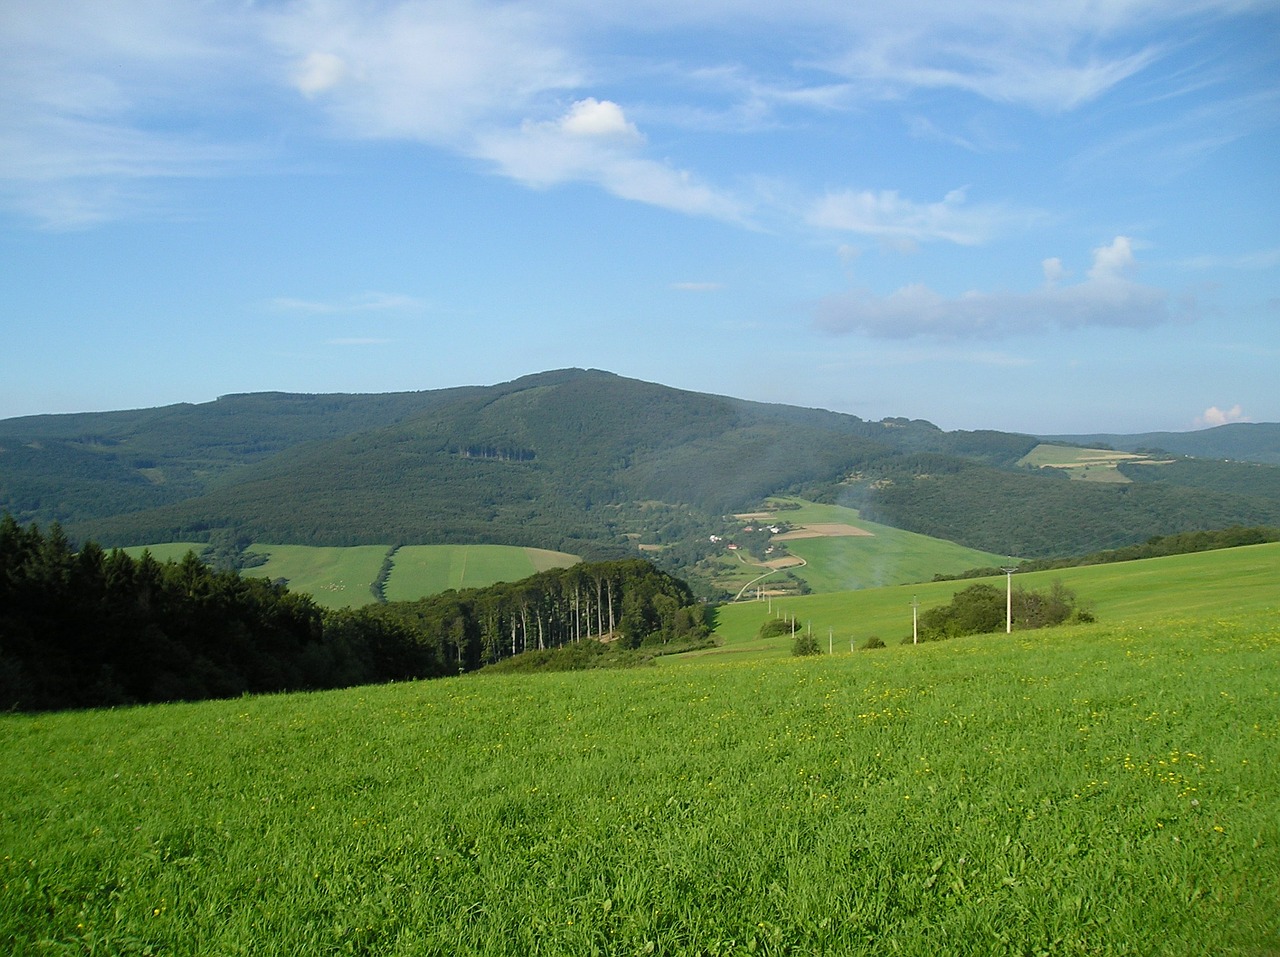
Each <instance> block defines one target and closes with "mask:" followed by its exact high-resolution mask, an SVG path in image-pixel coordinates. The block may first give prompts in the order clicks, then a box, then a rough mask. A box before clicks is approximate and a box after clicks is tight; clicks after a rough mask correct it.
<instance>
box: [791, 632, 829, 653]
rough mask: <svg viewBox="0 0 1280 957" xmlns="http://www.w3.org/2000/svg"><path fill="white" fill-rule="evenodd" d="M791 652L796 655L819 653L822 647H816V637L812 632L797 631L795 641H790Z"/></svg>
mask: <svg viewBox="0 0 1280 957" xmlns="http://www.w3.org/2000/svg"><path fill="white" fill-rule="evenodd" d="M791 653H792V654H793V655H796V656H805V655H820V654H822V649H821V648H819V647H818V639H817V638H815V637H814V636H813V633H812V632H809V631H798V632H796V638H795V641H793V642H792V643H791Z"/></svg>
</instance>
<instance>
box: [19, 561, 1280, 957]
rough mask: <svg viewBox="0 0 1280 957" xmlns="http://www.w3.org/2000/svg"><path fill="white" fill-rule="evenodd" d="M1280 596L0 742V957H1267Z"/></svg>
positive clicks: (56, 717)
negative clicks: (1024, 629)
mask: <svg viewBox="0 0 1280 957" xmlns="http://www.w3.org/2000/svg"><path fill="white" fill-rule="evenodd" d="M1238 551H1241V552H1246V551H1249V550H1244V549H1242V550H1238ZM1222 554H1223V555H1227V554H1233V553H1222ZM1274 554H1280V553H1273V555H1274ZM1161 561H1164V560H1161ZM1143 564H1145V563H1143ZM1271 568H1272V570H1273V571H1274V568H1275V566H1274V564H1272V565H1271ZM1236 570H1237V571H1238V569H1236ZM1203 573H1204V569H1203V567H1202V568H1201V572H1200V574H1203ZM1159 574H1160V575H1161V576H1165V577H1164V580H1165V581H1167V582H1174V581H1176V576H1172V577H1169V576H1170V575H1171V573H1168V572H1164V571H1162V572H1160V573H1159ZM1224 577H1225V578H1228V579H1229V578H1232V577H1236V575H1235V572H1232V573H1231V574H1227V575H1226V576H1224ZM1275 582H1276V579H1275V578H1274V576H1273V577H1272V578H1271V579H1270V583H1269V584H1268V585H1266V586H1265V587H1264V592H1263V594H1262V595H1261V596H1258V597H1254V598H1253V599H1251V600H1249V601H1242V602H1241V607H1240V609H1239V611H1238V612H1237V613H1234V614H1231V615H1224V614H1222V613H1220V611H1210V610H1206V609H1205V608H1204V607H1203V604H1202V607H1201V608H1200V609H1199V610H1197V609H1195V608H1194V607H1192V606H1191V605H1188V606H1187V607H1186V608H1180V607H1179V606H1178V605H1177V604H1176V603H1174V604H1170V603H1168V602H1167V601H1166V607H1165V608H1164V609H1163V611H1162V613H1160V614H1159V615H1155V614H1147V613H1145V612H1143V613H1142V614H1141V627H1139V620H1138V618H1136V617H1133V616H1129V615H1128V614H1127V613H1122V614H1119V615H1117V619H1116V620H1115V621H1106V620H1104V621H1103V622H1102V623H1100V624H1098V625H1093V626H1086V627H1077V628H1072V629H1057V630H1049V631H1043V632H1031V633H1026V634H1015V635H1014V636H1013V637H1012V638H1007V637H1005V636H1003V635H999V636H986V637H979V638H969V639H958V640H954V641H950V642H944V643H939V644H934V645H923V646H919V647H904V646H900V645H893V646H891V647H889V648H885V649H882V650H879V651H874V652H859V653H858V654H853V655H851V654H844V655H836V656H828V657H822V658H817V659H808V660H800V659H792V658H785V659H777V658H769V657H767V656H761V655H760V654H747V653H745V652H742V651H739V652H737V653H736V654H726V655H721V656H719V657H718V658H710V659H708V658H704V659H701V660H697V659H695V660H693V661H689V662H686V663H685V664H684V665H683V666H681V667H671V668H656V669H646V670H638V671H637V670H632V671H625V672H584V673H574V674H542V675H529V676H506V677H502V676H491V675H484V674H483V673H482V674H478V675H472V676H468V677H463V678H457V679H444V680H439V681H435V682H423V683H406V684H398V685H390V686H383V687H378V688H363V689H355V690H350V691H343V692H329V693H323V694H312V695H290V696H277V697H259V698H244V699H238V700H233V701H225V702H209V703H204V704H199V705H177V706H172V705H171V706H161V707H146V708H135V709H127V710H121V711H111V712H82V713H66V714H49V715H40V716H22V715H5V716H3V717H0V746H2V748H3V750H2V751H0V754H2V755H3V756H2V757H0V780H2V781H3V793H4V794H5V796H6V801H5V802H4V805H3V806H2V807H0V848H3V860H2V861H0V887H2V890H3V893H2V894H0V941H4V942H5V943H6V944H7V945H8V948H7V949H8V951H9V952H12V953H15V954H46V953H59V954H61V953H66V954H70V953H77V954H80V953H84V954H88V953H94V954H125V953H129V954H148V953H152V954H262V955H266V954H273V955H274V954H293V955H296V954H340V953H362V954H388V955H389V954H397V955H421V954H442V955H443V954H486V955H489V954H493V955H504V954H510V955H526V954H546V955H562V954H573V955H576V954H608V955H631V954H673V955H674V954H682V955H693V954H705V955H729V954H733V955H737V954H752V953H754V954H793V955H797V954H832V955H836V954H839V955H859V954H867V955H871V954H886V953H905V954H930V955H932V954H1079V955H1085V954H1088V955H1103V954H1129V955H1157V954H1159V955H1164V954H1168V955H1175V954H1176V955H1184V954H1190V953H1213V954H1237V955H1241V957H1243V955H1256V954H1272V953H1276V952H1277V951H1280V910H1278V909H1277V907H1276V901H1277V900H1280V797H1278V795H1280V615H1278V614H1277V610H1278V609H1277V597H1278V596H1277V587H1276V584H1275ZM1102 584H1103V583H1102V582H1101V580H1100V581H1099V591H1100V592H1105V589H1104V588H1103V587H1102ZM1202 586H1203V587H1202V589H1201V590H1202V591H1203V590H1208V586H1207V585H1205V584H1204V582H1203V580H1202ZM947 587H952V588H954V587H955V585H954V584H952V585H950V586H947ZM1116 588H1117V590H1119V588H1120V586H1118V585H1117V586H1116ZM1082 591H1083V589H1082ZM1255 591H1256V587H1255ZM868 594H870V593H868ZM809 600H810V601H815V600H817V597H815V598H813V599H809ZM1123 600H1124V599H1123V596H1122V595H1120V594H1115V595H1111V596H1109V597H1107V598H1106V599H1105V602H1104V601H1100V602H1099V604H1100V605H1103V604H1106V605H1107V607H1112V608H1119V607H1120V604H1119V603H1121V602H1122V601H1123ZM757 610H758V609H757ZM1104 619H1105V615H1104ZM736 641H737V639H734V640H731V641H730V643H729V646H728V647H729V648H732V647H733V646H734V644H735V642H736Z"/></svg>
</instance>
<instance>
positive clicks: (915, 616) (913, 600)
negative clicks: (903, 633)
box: [911, 595, 920, 645]
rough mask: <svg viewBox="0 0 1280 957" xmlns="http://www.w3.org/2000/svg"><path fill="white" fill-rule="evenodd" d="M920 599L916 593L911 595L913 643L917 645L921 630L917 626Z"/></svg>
mask: <svg viewBox="0 0 1280 957" xmlns="http://www.w3.org/2000/svg"><path fill="white" fill-rule="evenodd" d="M919 608H920V600H919V599H918V598H916V596H915V595H912V596H911V643H912V644H913V645H917V644H919V643H920V631H919V628H918V626H917V624H916V623H917V621H918V620H919V618H920V615H919Z"/></svg>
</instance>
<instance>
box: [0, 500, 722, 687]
mask: <svg viewBox="0 0 1280 957" xmlns="http://www.w3.org/2000/svg"><path fill="white" fill-rule="evenodd" d="M709 631H710V629H709V627H708V625H707V622H706V618H705V613H704V608H703V606H702V605H701V604H699V603H698V602H697V601H696V600H695V599H694V597H693V595H692V593H691V592H690V590H689V587H688V585H687V584H685V583H684V582H682V581H680V580H679V579H676V578H673V577H672V576H670V575H667V574H665V573H663V572H661V571H659V570H658V569H656V568H655V567H654V566H652V565H650V564H649V563H648V562H645V561H643V560H639V559H631V560H625V561H615V562H601V563H594V564H584V565H575V566H572V567H570V568H567V569H555V570H552V571H548V572H542V573H540V574H538V575H534V576H532V577H531V578H528V579H525V580H524V581H521V582H515V583H500V584H498V585H494V586H491V587H489V588H481V589H470V590H468V591H465V592H446V593H445V594H443V595H437V596H433V597H431V598H425V599H422V600H420V601H416V602H393V603H388V604H373V605H369V606H367V607H366V608H363V609H358V610H354V611H352V610H343V611H325V610H322V609H320V608H319V607H318V606H317V605H316V604H315V603H314V601H312V599H311V598H310V597H309V596H307V595H302V594H297V593H293V592H290V591H289V590H288V588H286V587H285V586H284V585H282V584H278V583H273V582H271V581H268V580H267V579H266V578H261V577H249V576H246V575H242V574H241V573H240V572H238V571H236V570H234V569H215V568H213V567H211V566H209V565H207V564H205V563H204V562H202V561H201V560H200V559H199V558H198V557H197V556H196V555H195V554H194V553H188V554H187V556H186V557H185V558H184V559H182V560H181V561H176V562H175V561H169V562H164V563H161V562H158V561H157V560H156V559H155V558H154V557H153V556H152V555H151V554H150V553H144V554H143V555H142V557H141V558H136V559H135V558H133V557H131V556H130V555H129V554H127V553H126V552H124V551H122V550H120V549H113V550H111V551H110V552H108V551H105V550H104V549H102V548H101V547H100V546H98V545H97V544H96V543H94V542H86V543H85V544H84V545H82V546H80V547H79V548H76V547H74V546H73V544H72V543H71V541H70V539H69V538H68V537H67V535H66V534H65V533H64V532H63V530H62V529H61V528H60V527H59V526H58V525H57V524H54V525H52V526H51V527H50V528H49V530H48V531H47V532H42V531H41V530H40V529H39V528H38V527H37V526H36V525H35V524H32V525H30V526H27V527H25V528H24V527H22V526H20V525H18V523H17V522H16V521H15V520H14V518H13V516H12V515H9V514H5V515H4V517H3V519H0V707H3V708H8V709H15V708H16V709H22V710H44V709H57V708H79V707H103V706H113V705H122V704H135V703H150V702H161V701H182V700H185V701H192V700H200V699H204V698H216V697H232V696H236V695H240V694H244V693H263V692H277V691H299V690H317V689H322V688H336V687H347V686H351V685H356V684H368V683H375V682H382V681H392V680H405V679H415V678H429V677H439V676H443V675H450V674H458V673H460V672H464V671H472V670H475V669H477V668H481V667H483V666H485V665H487V664H492V663H495V662H498V661H500V660H503V659H505V658H509V657H511V656H513V655H518V654H521V653H524V652H526V651H532V650H537V649H551V648H560V647H565V646H568V645H571V644H578V645H582V644H584V643H590V642H609V643H610V644H611V645H613V646H615V647H619V648H634V647H640V646H642V645H646V644H647V645H649V646H657V647H664V648H665V647H668V646H670V647H672V648H674V647H680V646H681V645H682V643H687V642H689V641H696V640H699V639H704V638H705V637H706V636H707V634H709Z"/></svg>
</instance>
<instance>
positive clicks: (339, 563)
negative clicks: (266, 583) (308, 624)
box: [244, 542, 389, 608]
mask: <svg viewBox="0 0 1280 957" xmlns="http://www.w3.org/2000/svg"><path fill="white" fill-rule="evenodd" d="M388 548H389V546H387V545H354V546H350V547H346V548H326V547H318V546H313V545H267V544H262V543H258V542H255V543H254V544H253V545H250V546H249V551H251V552H259V553H261V554H264V555H268V556H270V557H269V558H268V559H267V562H266V564H264V565H256V566H254V567H253V568H246V569H245V571H244V574H245V575H246V576H248V577H253V578H270V579H272V580H275V579H277V578H283V579H286V580H287V581H288V583H289V589H290V591H298V592H303V593H305V594H308V595H310V596H311V597H312V598H314V599H315V601H316V604H317V605H320V606H321V607H322V608H359V607H360V606H362V605H368V604H370V603H371V602H373V601H376V600H377V599H376V598H375V596H374V594H373V590H372V587H373V583H374V581H375V580H376V579H377V577H378V571H379V570H380V569H381V568H382V562H383V559H385V558H386V557H387V550H388Z"/></svg>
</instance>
